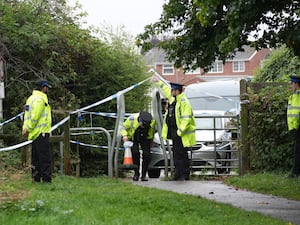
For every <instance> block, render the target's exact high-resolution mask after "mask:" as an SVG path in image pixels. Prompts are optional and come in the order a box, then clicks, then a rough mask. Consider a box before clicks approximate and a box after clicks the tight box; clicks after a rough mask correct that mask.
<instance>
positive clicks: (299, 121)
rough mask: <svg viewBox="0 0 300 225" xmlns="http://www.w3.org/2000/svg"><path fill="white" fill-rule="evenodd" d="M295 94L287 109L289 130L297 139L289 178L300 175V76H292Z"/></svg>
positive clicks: (292, 87) (291, 97) (292, 86)
mask: <svg viewBox="0 0 300 225" xmlns="http://www.w3.org/2000/svg"><path fill="white" fill-rule="evenodd" d="M290 80H291V89H292V91H293V94H292V95H291V96H290V97H289V100H288V108H287V123H288V130H289V131H290V132H291V133H292V135H293V136H294V139H295V144H294V165H293V169H292V171H291V173H290V174H289V175H288V177H289V178H296V177H298V176H299V175H300V76H290Z"/></svg>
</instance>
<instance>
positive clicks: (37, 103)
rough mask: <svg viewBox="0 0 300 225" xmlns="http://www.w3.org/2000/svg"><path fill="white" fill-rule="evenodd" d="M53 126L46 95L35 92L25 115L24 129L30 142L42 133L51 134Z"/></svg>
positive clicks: (27, 103)
mask: <svg viewBox="0 0 300 225" xmlns="http://www.w3.org/2000/svg"><path fill="white" fill-rule="evenodd" d="M51 124H52V118H51V107H50V105H49V103H48V97H47V95H46V94H45V93H43V92H41V91H38V90H34V91H33V92H32V95H31V96H30V97H29V98H28V99H27V101H26V105H25V113H24V123H23V129H24V128H25V129H26V130H27V131H28V132H29V134H28V140H35V139H36V138H37V137H38V136H39V135H40V134H41V133H50V130H51Z"/></svg>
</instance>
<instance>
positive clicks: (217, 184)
mask: <svg viewBox="0 0 300 225" xmlns="http://www.w3.org/2000/svg"><path fill="white" fill-rule="evenodd" d="M132 183H133V184H134V185H140V186H145V187H150V188H157V189H162V190H168V191H173V192H177V193H181V194H190V195H195V196H201V197H203V198H207V199H209V200H213V201H216V202H221V203H226V204H231V205H232V206H235V207H238V208H241V209H244V210H247V211H256V212H259V213H262V214H265V215H269V216H272V217H274V218H278V219H282V220H285V221H288V222H291V223H293V224H295V225H300V201H295V200H289V199H285V198H281V197H276V196H272V195H264V194H259V193H254V192H250V191H246V190H242V189H236V188H233V187H230V186H228V185H226V184H224V183H223V182H222V181H162V180H160V179H149V181H148V182H141V181H138V182H133V181H132Z"/></svg>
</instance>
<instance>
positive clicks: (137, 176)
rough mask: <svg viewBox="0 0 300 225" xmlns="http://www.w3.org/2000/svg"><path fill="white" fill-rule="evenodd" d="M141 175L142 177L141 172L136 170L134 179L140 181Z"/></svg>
mask: <svg viewBox="0 0 300 225" xmlns="http://www.w3.org/2000/svg"><path fill="white" fill-rule="evenodd" d="M139 177H140V173H139V172H138V171H137V170H135V171H134V175H133V178H132V180H133V181H138V180H139Z"/></svg>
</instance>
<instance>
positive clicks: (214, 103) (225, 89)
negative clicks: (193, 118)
mask: <svg viewBox="0 0 300 225" xmlns="http://www.w3.org/2000/svg"><path fill="white" fill-rule="evenodd" d="M184 93H185V95H186V97H187V98H188V99H189V101H190V103H191V105H192V108H193V110H220V111H227V112H234V111H235V112H237V113H238V112H239V110H240V105H239V103H240V81H239V80H224V81H211V82H202V83H197V84H190V85H188V86H187V87H186V88H185V91H184Z"/></svg>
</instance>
